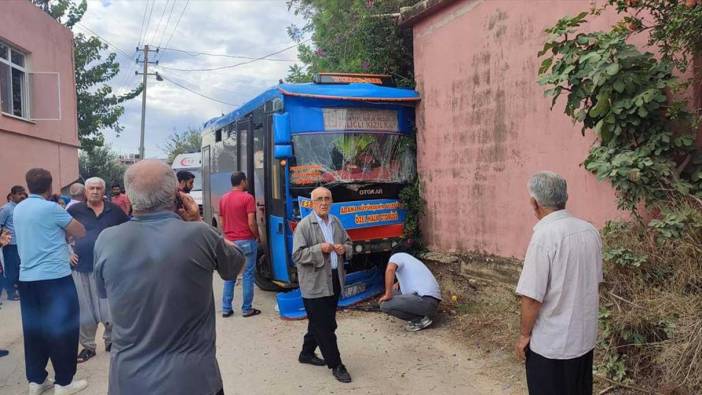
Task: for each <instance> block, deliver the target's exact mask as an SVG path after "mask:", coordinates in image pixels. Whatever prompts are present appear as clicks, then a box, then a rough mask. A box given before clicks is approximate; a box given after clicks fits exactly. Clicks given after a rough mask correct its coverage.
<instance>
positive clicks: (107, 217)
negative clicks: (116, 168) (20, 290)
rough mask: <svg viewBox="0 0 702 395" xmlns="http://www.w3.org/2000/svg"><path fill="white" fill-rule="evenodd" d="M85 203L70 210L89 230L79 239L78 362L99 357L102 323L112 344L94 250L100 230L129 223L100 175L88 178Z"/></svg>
mask: <svg viewBox="0 0 702 395" xmlns="http://www.w3.org/2000/svg"><path fill="white" fill-rule="evenodd" d="M85 198H86V201H85V202H80V203H77V204H74V205H73V206H71V208H69V209H68V213H69V214H71V216H72V217H73V218H75V219H76V220H77V221H78V222H80V223H81V224H83V226H85V229H86V232H87V233H86V234H85V237H81V238H79V239H76V240H75V247H74V255H73V256H72V258H71V263H72V264H73V265H74V271H73V281H74V282H75V283H76V290H77V291H78V302H79V304H80V344H81V346H83V350H82V351H81V352H80V353H79V354H78V363H82V362H85V361H87V360H89V359H90V358H92V357H94V356H95V351H96V344H95V332H96V331H97V327H98V324H99V323H102V324H103V325H104V327H105V332H104V333H103V336H102V337H103V340H104V341H105V351H107V352H109V351H110V348H111V347H112V340H111V338H110V335H111V332H112V325H111V324H110V322H111V321H112V320H111V319H110V310H109V308H108V306H107V300H105V299H103V298H100V297H99V295H98V292H97V287H96V285H95V276H94V275H93V250H94V248H95V241H96V240H97V238H98V236H99V235H100V233H101V232H102V231H103V230H105V229H107V228H109V227H111V226H116V225H119V224H121V223H124V222H127V221H128V220H129V218H128V217H127V215H126V214H125V213H124V212H123V211H122V209H121V208H120V207H119V206H117V205H116V204H114V203H112V202H110V201H107V200H106V199H105V181H104V180H103V179H102V178H99V177H93V178H88V179H87V180H85Z"/></svg>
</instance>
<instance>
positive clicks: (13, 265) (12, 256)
mask: <svg viewBox="0 0 702 395" xmlns="http://www.w3.org/2000/svg"><path fill="white" fill-rule="evenodd" d="M26 198H27V191H25V190H24V187H23V186H20V185H15V186H13V187H12V189H10V201H9V202H8V203H7V204H6V205H4V206H2V209H0V228H5V229H7V231H8V232H10V238H11V239H10V244H8V245H6V246H5V247H3V248H2V255H3V259H4V260H5V279H4V280H5V281H3V283H2V284H1V285H2V286H4V288H5V289H6V290H7V299H8V300H19V296H17V282H18V279H19V267H20V257H19V254H18V252H17V241H16V239H15V224H14V221H13V213H14V211H15V207H17V204H18V203H19V202H21V201H22V200H24V199H26ZM0 296H2V287H0Z"/></svg>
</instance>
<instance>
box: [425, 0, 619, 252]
mask: <svg viewBox="0 0 702 395" xmlns="http://www.w3.org/2000/svg"><path fill="white" fill-rule="evenodd" d="M590 7H591V2H590V1H558V0H553V1H534V0H533V1H509V0H506V1H501V0H490V1H475V0H463V1H457V2H456V3H454V4H453V5H451V6H449V7H447V8H445V9H443V10H441V11H439V12H438V13H436V14H434V15H432V16H429V17H427V18H425V19H423V20H420V21H419V22H418V23H417V24H416V25H415V26H414V28H413V29H414V61H415V73H416V75H415V76H416V80H417V89H418V90H419V91H420V93H421V96H422V102H421V104H420V107H419V110H418V115H417V124H418V171H419V174H420V177H421V180H422V185H423V189H424V195H425V198H426V201H427V210H426V217H425V218H424V222H423V224H424V228H423V234H424V237H425V240H426V242H427V243H428V246H429V248H430V249H434V250H443V251H451V252H466V251H482V252H486V253H491V254H496V255H500V256H511V257H517V258H521V257H523V255H524V252H525V251H526V247H527V244H528V242H529V238H530V236H531V233H532V227H533V225H534V224H535V223H536V221H537V220H536V218H535V217H534V215H533V213H532V211H531V209H530V206H529V195H528V192H527V189H526V183H527V180H528V178H529V176H530V175H531V174H533V173H535V172H537V171H540V170H552V171H555V172H557V173H559V174H561V175H563V176H564V177H565V178H566V180H567V181H568V189H569V196H570V199H569V201H568V209H569V210H570V211H571V212H572V213H574V214H575V215H577V216H579V217H581V218H584V219H586V220H588V221H590V222H592V223H594V224H595V225H596V226H598V227H600V226H602V225H604V223H605V221H606V220H608V219H612V218H616V217H621V216H623V213H621V212H618V211H617V209H616V201H615V196H614V192H613V190H612V189H611V188H610V187H609V185H608V184H606V183H604V182H598V181H597V179H596V178H595V177H594V176H592V175H591V174H590V173H589V172H587V171H586V170H585V169H584V168H583V166H582V161H583V160H584V159H585V157H586V155H587V152H588V150H589V147H590V146H591V144H592V143H593V141H594V138H593V135H592V133H586V136H585V137H583V136H582V135H581V133H580V127H579V125H573V123H572V122H571V120H570V119H569V118H568V117H566V116H565V115H564V114H563V107H564V105H563V103H562V102H559V104H557V105H556V107H554V109H553V111H551V110H550V104H551V103H550V102H551V98H546V97H544V94H543V91H544V89H543V87H541V86H539V85H538V84H537V82H536V79H537V70H538V66H539V65H540V61H539V59H538V58H537V53H538V51H539V50H540V49H541V48H542V47H543V42H544V40H545V38H546V34H545V33H544V29H545V28H546V27H548V26H551V25H553V24H554V23H555V22H556V21H557V20H558V19H559V18H561V17H563V16H566V15H576V14H577V13H578V12H580V11H582V10H587V9H589V8H590ZM616 20H618V17H617V16H616V15H614V14H610V15H604V16H602V17H600V18H596V22H594V23H592V25H591V28H592V29H605V28H607V27H609V26H611V24H613V23H614V22H615V21H616Z"/></svg>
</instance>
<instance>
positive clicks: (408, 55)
mask: <svg viewBox="0 0 702 395" xmlns="http://www.w3.org/2000/svg"><path fill="white" fill-rule="evenodd" d="M415 2H416V0H385V1H378V2H373V1H369V0H288V3H287V4H288V9H290V10H292V11H293V12H294V13H295V15H300V16H302V17H303V18H304V19H305V20H306V24H305V25H304V26H301V27H300V26H294V25H293V26H290V27H288V35H289V36H290V37H291V38H292V39H293V40H296V41H297V42H300V43H301V44H300V45H299V47H298V51H299V55H298V57H299V59H300V61H301V62H302V63H303V65H302V66H301V65H293V66H291V67H290V70H289V72H288V77H287V80H288V81H290V82H305V81H310V80H311V77H312V74H314V73H318V72H321V71H337V72H363V73H381V74H389V75H392V76H393V78H394V79H395V81H396V83H397V85H398V86H407V87H411V86H414V74H413V63H412V33H411V31H410V30H409V29H402V28H400V26H399V25H398V23H397V20H396V19H395V18H394V15H396V14H397V13H398V12H399V11H400V7H404V6H410V5H414V3H415ZM309 32H311V33H312V42H313V45H309V44H306V43H304V42H303V40H302V39H303V36H304V35H305V33H309Z"/></svg>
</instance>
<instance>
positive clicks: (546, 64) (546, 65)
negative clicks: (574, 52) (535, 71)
mask: <svg viewBox="0 0 702 395" xmlns="http://www.w3.org/2000/svg"><path fill="white" fill-rule="evenodd" d="M551 64H553V58H547V59H544V61H543V62H541V67H539V74H543V73H545V72H546V71H547V70H548V69H549V67H551Z"/></svg>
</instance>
